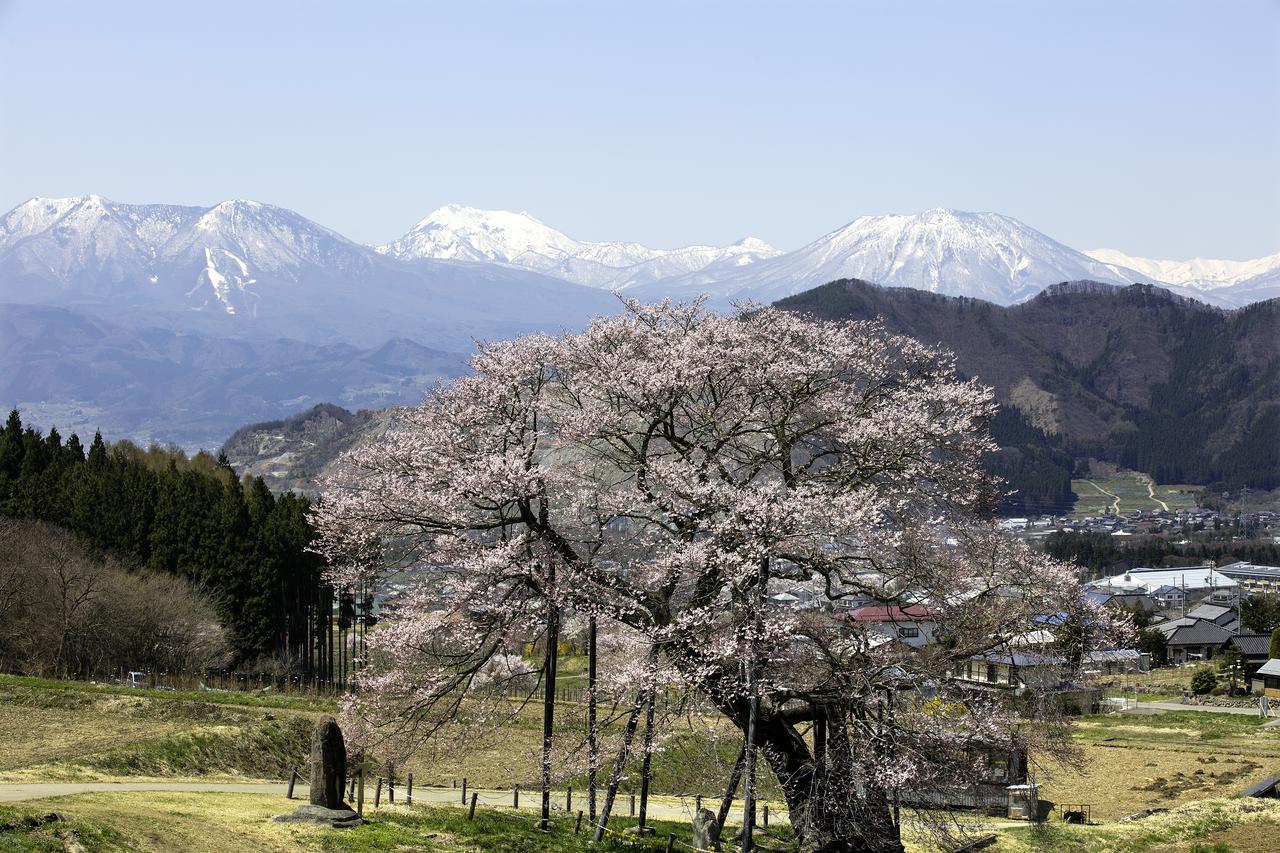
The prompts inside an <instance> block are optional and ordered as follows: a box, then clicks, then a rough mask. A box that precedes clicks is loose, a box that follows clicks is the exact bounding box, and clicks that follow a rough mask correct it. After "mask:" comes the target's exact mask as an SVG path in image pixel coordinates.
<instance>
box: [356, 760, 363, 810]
mask: <svg viewBox="0 0 1280 853" xmlns="http://www.w3.org/2000/svg"><path fill="white" fill-rule="evenodd" d="M356 774H357V777H358V778H359V780H360V784H359V787H358V788H357V789H356V814H358V815H360V816H361V817H364V768H363V767H361V768H360V769H359V770H357V771H356Z"/></svg>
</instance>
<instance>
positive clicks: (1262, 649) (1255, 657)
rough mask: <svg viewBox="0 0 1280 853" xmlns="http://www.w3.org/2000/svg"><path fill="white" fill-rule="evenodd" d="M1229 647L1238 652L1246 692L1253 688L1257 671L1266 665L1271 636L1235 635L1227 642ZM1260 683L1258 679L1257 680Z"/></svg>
mask: <svg viewBox="0 0 1280 853" xmlns="http://www.w3.org/2000/svg"><path fill="white" fill-rule="evenodd" d="M1227 645H1229V646H1231V647H1232V648H1234V649H1235V650H1236V651H1238V652H1240V661H1241V663H1242V664H1243V667H1242V668H1243V670H1244V671H1243V673H1242V675H1243V676H1244V686H1245V689H1246V690H1251V689H1252V688H1253V682H1254V680H1255V678H1256V676H1257V673H1258V669H1259V668H1261V666H1262V665H1263V664H1264V663H1266V662H1267V661H1268V660H1269V659H1270V657H1271V654H1270V649H1271V635H1270V634H1236V635H1235V636H1233V637H1232V638H1231V640H1230V641H1229V642H1228V644H1227ZM1259 681H1260V679H1259Z"/></svg>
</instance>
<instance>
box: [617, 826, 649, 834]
mask: <svg viewBox="0 0 1280 853" xmlns="http://www.w3.org/2000/svg"><path fill="white" fill-rule="evenodd" d="M655 832H657V830H655V829H654V828H653V827H652V826H628V827H627V828H626V829H624V830H622V834H623V835H653V834H654V833H655Z"/></svg>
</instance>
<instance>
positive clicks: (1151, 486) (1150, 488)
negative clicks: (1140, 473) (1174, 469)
mask: <svg viewBox="0 0 1280 853" xmlns="http://www.w3.org/2000/svg"><path fill="white" fill-rule="evenodd" d="M1143 479H1144V480H1146V483H1147V497H1149V498H1151V500H1153V501H1155V502H1156V503H1158V504H1160V508H1161V509H1162V510H1164V511H1165V512H1168V511H1169V505H1168V504H1167V503H1165V502H1164V501H1162V500H1160V499H1159V498H1158V497H1156V481H1155V480H1153V479H1151V478H1150V477H1144V478H1143Z"/></svg>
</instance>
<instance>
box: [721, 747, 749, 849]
mask: <svg viewBox="0 0 1280 853" xmlns="http://www.w3.org/2000/svg"><path fill="white" fill-rule="evenodd" d="M745 761H746V746H745V744H744V746H743V750H742V752H739V753H738V760H737V761H736V762H735V763H734V765H733V770H732V771H731V772H730V773H729V784H728V785H727V786H726V787H725V792H724V799H723V800H721V801H720V811H719V812H718V813H717V814H716V826H717V827H719V829H718V830H717V832H718V833H719V834H720V835H724V824H725V821H727V820H728V819H729V808H730V807H731V806H732V805H733V798H734V796H736V795H737V793H738V783H739V782H740V781H741V780H742V765H743V763H744V762H745Z"/></svg>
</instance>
